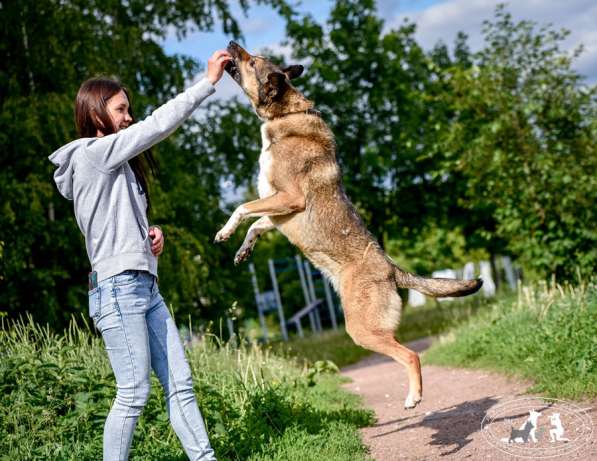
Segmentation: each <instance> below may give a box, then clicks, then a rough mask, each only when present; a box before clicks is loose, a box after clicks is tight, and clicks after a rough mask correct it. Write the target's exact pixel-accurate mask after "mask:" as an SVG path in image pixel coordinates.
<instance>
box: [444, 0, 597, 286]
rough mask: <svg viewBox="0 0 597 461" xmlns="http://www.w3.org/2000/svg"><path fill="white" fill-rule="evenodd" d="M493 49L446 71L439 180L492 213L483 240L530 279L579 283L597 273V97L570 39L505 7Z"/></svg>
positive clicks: (493, 26)
mask: <svg viewBox="0 0 597 461" xmlns="http://www.w3.org/2000/svg"><path fill="white" fill-rule="evenodd" d="M484 24H485V26H484V36H485V43H486V46H485V47H484V48H483V49H482V50H481V51H480V52H479V53H477V54H476V55H475V56H474V58H473V63H474V64H473V65H472V66H471V67H468V68H462V67H453V68H451V69H449V70H448V72H447V74H446V78H447V83H448V86H447V90H446V91H445V92H443V93H442V94H440V95H438V96H437V97H438V98H439V99H440V100H442V101H444V102H445V103H446V105H447V106H448V107H450V110H451V112H452V115H451V116H450V117H449V118H447V119H446V122H445V125H444V126H443V127H442V128H441V132H442V136H441V138H440V140H439V142H438V144H437V146H436V150H435V151H433V156H435V158H436V161H437V164H436V165H437V167H439V168H438V169H437V170H436V174H437V175H444V176H449V175H453V174H458V175H461V176H462V181H463V182H462V185H463V195H462V196H460V197H459V198H460V200H461V201H462V204H463V206H464V207H465V208H466V209H468V210H470V211H471V212H472V213H473V214H475V213H478V212H479V211H480V210H481V211H482V210H490V211H491V216H492V220H493V221H494V223H492V222H489V223H488V224H489V227H487V226H483V227H481V228H480V229H479V230H478V232H479V233H480V235H481V237H484V238H485V239H486V240H487V241H490V240H491V239H493V238H494V237H495V236H497V237H498V238H500V239H501V240H503V241H504V242H506V248H507V251H509V252H510V253H512V254H514V255H516V256H517V257H518V258H519V261H520V263H522V264H523V265H524V267H525V268H526V269H528V270H529V272H530V273H532V274H534V275H535V276H539V277H542V278H546V277H549V276H550V274H552V273H553V274H556V276H557V277H558V278H559V279H560V278H567V279H572V278H574V277H575V273H576V270H577V268H578V269H580V271H581V273H582V274H583V275H589V274H591V273H592V272H593V270H594V268H595V264H596V263H597V250H596V243H597V233H596V232H595V226H594V223H595V219H596V217H597V216H596V215H595V206H594V204H595V201H596V200H597V187H596V186H597V179H596V178H595V175H594V174H592V172H594V171H595V170H596V169H597V151H596V150H595V143H594V142H593V140H594V139H595V135H596V134H597V117H596V116H597V104H596V103H597V87H595V86H593V87H591V88H588V87H585V86H582V85H581V77H580V76H579V75H578V74H577V73H576V72H575V71H574V70H572V69H571V62H572V59H573V58H575V57H576V56H578V54H579V53H580V50H577V52H576V53H574V55H573V56H568V55H567V54H566V53H564V52H563V51H561V49H560V44H561V43H562V41H563V40H564V39H565V38H566V36H567V35H568V33H567V32H565V31H561V32H559V31H554V30H552V29H550V28H548V27H542V28H539V29H538V28H537V27H536V25H535V24H534V23H532V22H530V21H521V22H518V23H515V22H513V20H512V17H511V15H510V14H509V13H507V12H506V11H505V10H504V8H503V7H501V6H500V7H498V8H497V10H496V18H495V21H494V22H489V21H486V22H485V23H484Z"/></svg>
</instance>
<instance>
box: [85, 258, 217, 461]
mask: <svg viewBox="0 0 597 461" xmlns="http://www.w3.org/2000/svg"><path fill="white" fill-rule="evenodd" d="M89 315H90V317H91V318H92V319H93V323H94V325H95V327H96V328H97V329H98V330H99V331H100V333H101V334H102V337H103V339H104V345H105V347H106V351H107V352H108V357H109V359H110V364H111V365H112V370H114V375H115V377H116V387H117V392H116V399H115V400H114V402H113V404H112V408H111V409H110V413H109V414H108V417H107V419H106V423H105V425H104V461H120V460H127V459H128V455H129V450H130V448H131V442H132V440H133V432H134V430H135V426H136V424H137V419H138V418H139V415H140V414H141V412H142V411H143V407H144V406H145V403H146V402H147V399H148V398H149V392H150V380H149V376H150V373H151V369H152V368H153V370H154V371H155V373H156V375H157V377H158V379H159V380H160V383H161V384H162V386H163V387H164V394H165V396H166V408H167V410H168V415H169V417H170V423H171V424H172V427H173V428H174V431H175V432H176V435H177V436H178V438H179V439H180V441H181V443H182V446H183V448H184V450H185V452H186V454H187V456H188V457H189V459H190V460H192V461H195V460H201V461H211V460H215V459H216V458H215V455H214V451H213V449H212V448H211V446H210V444H209V439H208V437H207V432H206V430H205V425H204V423H203V418H202V416H201V412H200V411H199V407H198V406H197V402H196V400H195V394H194V393H193V382H192V378H191V369H190V367H189V364H188V362H187V360H186V357H185V353H184V348H183V345H182V342H181V340H180V336H179V334H178V329H177V328H176V325H175V324H174V320H173V319H172V317H171V316H170V312H169V311H168V308H167V307H166V303H165V302H164V299H163V298H162V295H160V291H159V289H158V285H157V281H156V279H155V277H154V276H153V275H151V274H150V273H149V272H145V271H135V270H127V271H124V272H122V273H120V274H118V275H115V276H113V277H109V278H107V279H105V280H102V281H101V282H100V283H99V285H98V287H97V288H95V289H93V290H92V291H90V292H89Z"/></svg>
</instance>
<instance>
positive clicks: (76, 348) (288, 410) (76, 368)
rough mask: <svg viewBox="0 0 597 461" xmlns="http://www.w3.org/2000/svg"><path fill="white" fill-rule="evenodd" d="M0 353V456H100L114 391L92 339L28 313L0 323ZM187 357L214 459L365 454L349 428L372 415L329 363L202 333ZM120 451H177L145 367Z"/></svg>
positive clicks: (137, 455)
mask: <svg viewBox="0 0 597 461" xmlns="http://www.w3.org/2000/svg"><path fill="white" fill-rule="evenodd" d="M0 351H1V352H2V356H3V357H4V359H3V360H2V362H1V363H0V391H1V393H0V400H1V403H2V406H1V409H0V452H1V453H2V456H3V457H4V458H2V459H14V460H25V459H26V460H38V459H40V460H41V459H52V460H77V461H83V460H95V459H98V457H101V455H100V454H101V451H102V433H103V424H104V421H105V418H106V415H107V413H108V411H109V408H110V405H111V402H112V399H113V398H114V395H115V392H116V389H115V382H114V378H113V375H112V372H111V369H110V365H109V362H108V359H107V356H106V354H105V351H104V350H103V346H102V343H101V340H100V339H98V338H96V337H94V336H93V335H90V333H89V331H88V330H87V328H86V327H80V326H77V324H76V323H74V322H73V323H71V324H70V326H69V329H68V331H67V332H65V334H64V335H57V334H54V333H52V332H51V331H50V330H49V329H47V328H42V327H40V326H38V325H36V324H35V323H33V322H32V321H31V319H29V320H28V321H18V322H16V323H14V324H13V323H9V324H7V323H6V322H4V323H3V324H2V329H1V330H0ZM188 359H189V363H190V365H191V369H192V374H193V381H194V390H195V395H196V396H197V399H198V403H199V407H200V409H201V411H202V413H203V416H204V418H205V421H206V425H207V429H208V432H209V434H210V440H211V442H212V446H213V447H214V450H215V451H216V455H217V457H218V459H221V460H247V459H251V460H288V459H312V460H321V461H323V460H329V459H335V460H338V461H340V460H344V459H355V460H364V459H365V458H366V457H365V449H364V447H363V445H362V444H361V442H360V439H359V437H358V433H357V428H358V427H361V426H365V425H368V424H371V422H372V415H371V413H370V412H368V411H364V410H361V409H359V405H358V399H357V398H356V397H355V396H354V395H351V394H348V393H345V392H343V391H341V390H340V388H339V383H340V379H339V377H338V376H337V375H335V374H333V373H329V371H330V368H329V367H326V366H322V365H320V366H318V367H317V366H316V367H313V368H312V369H302V368H300V367H298V366H297V365H296V363H295V362H293V361H289V360H286V359H283V358H280V357H278V356H274V355H272V354H270V353H269V352H268V351H267V350H265V349H262V348H259V347H257V346H235V345H234V344H233V343H228V344H219V343H218V341H216V340H214V339H213V337H211V336H205V337H204V338H203V339H202V340H201V341H199V342H198V343H196V344H194V346H193V347H192V348H191V349H189V350H188ZM332 371H333V370H332ZM130 459H131V460H146V459H158V460H172V461H173V460H183V459H186V457H185V455H184V453H183V450H182V447H181V446H180V442H179V441H178V439H177V438H176V435H175V434H174V432H173V431H172V429H171V427H170V424H169V421H168V414H167V412H166V408H165V405H164V395H163V392H162V389H161V386H160V384H159V382H158V380H157V378H156V377H155V375H153V376H152V393H151V396H150V399H149V401H148V403H147V405H146V407H145V409H144V412H143V414H142V416H141V418H140V419H139V422H138V425H137V429H136V431H135V438H134V440H133V447H132V451H131V456H130Z"/></svg>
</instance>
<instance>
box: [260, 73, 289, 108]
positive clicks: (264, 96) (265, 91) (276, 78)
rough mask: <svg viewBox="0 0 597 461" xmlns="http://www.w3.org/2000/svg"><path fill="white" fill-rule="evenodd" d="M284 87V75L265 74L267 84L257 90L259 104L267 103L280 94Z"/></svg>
mask: <svg viewBox="0 0 597 461" xmlns="http://www.w3.org/2000/svg"><path fill="white" fill-rule="evenodd" d="M284 85H286V75H285V74H282V73H280V72H271V73H269V74H267V82H265V83H264V84H263V85H261V87H260V88H259V99H260V100H261V102H265V103H269V102H271V101H273V100H274V99H276V98H277V97H278V96H279V95H280V94H282V92H283V89H284Z"/></svg>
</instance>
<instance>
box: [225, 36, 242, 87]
mask: <svg viewBox="0 0 597 461" xmlns="http://www.w3.org/2000/svg"><path fill="white" fill-rule="evenodd" d="M238 47H239V46H238V44H237V43H235V42H230V44H229V45H228V47H227V50H228V53H230V54H231V55H232V58H233V59H232V60H231V61H228V62H227V63H226V65H225V66H224V70H225V71H226V72H228V74H229V75H230V76H231V77H232V78H233V79H234V81H235V82H236V83H238V84H239V85H240V71H239V70H238V66H237V65H236V60H237V59H238V50H237V48H238Z"/></svg>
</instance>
